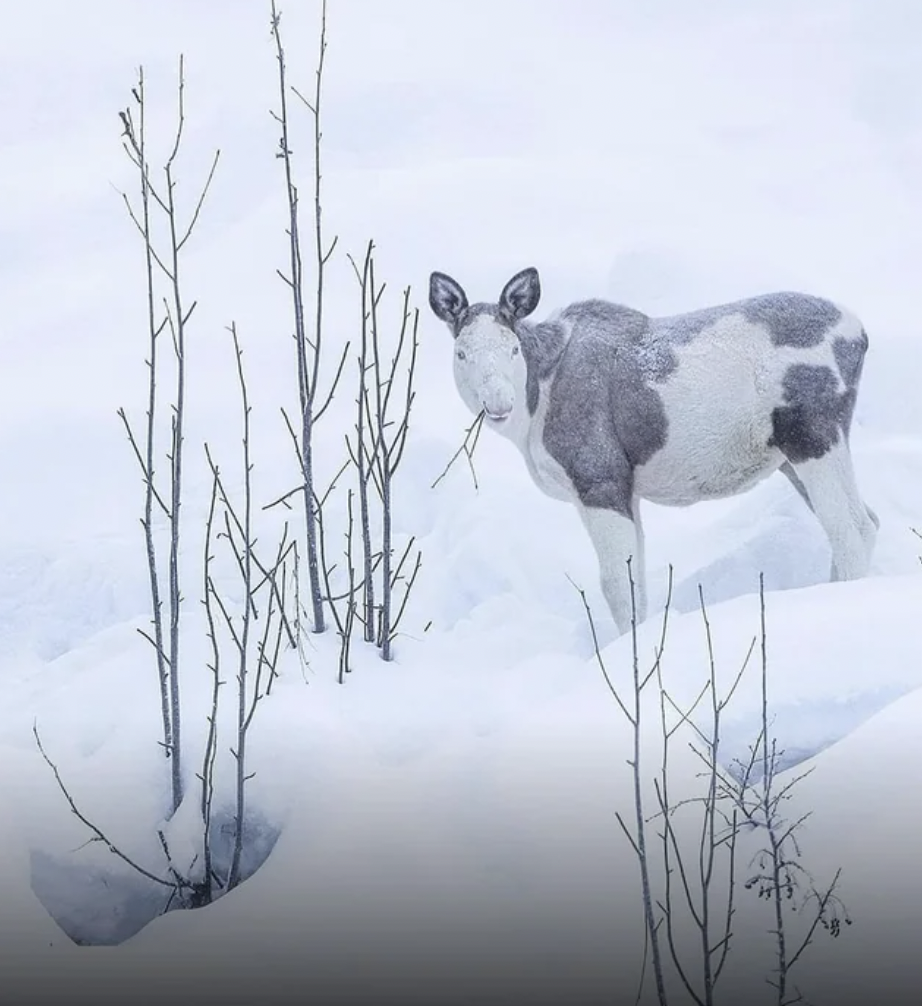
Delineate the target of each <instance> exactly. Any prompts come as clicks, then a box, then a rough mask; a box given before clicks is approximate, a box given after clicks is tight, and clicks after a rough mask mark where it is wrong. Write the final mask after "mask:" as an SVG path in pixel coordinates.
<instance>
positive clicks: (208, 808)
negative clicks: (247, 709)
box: [199, 467, 224, 905]
mask: <svg viewBox="0 0 922 1006" xmlns="http://www.w3.org/2000/svg"><path fill="white" fill-rule="evenodd" d="M219 474H220V473H219V472H218V470H217V467H215V468H214V469H213V471H212V478H211V497H210V500H209V504H208V517H207V518H206V521H205V554H204V559H203V562H202V572H203V577H204V583H203V585H202V588H203V589H202V604H203V605H204V609H205V622H206V625H207V629H206V631H207V633H208V641H209V644H210V647H211V663H210V664H209V665H208V670H209V671H210V672H211V681H212V686H211V708H210V711H209V713H208V733H207V734H206V737H205V751H204V755H203V757H202V771H201V773H200V775H199V781H200V783H201V787H202V847H203V860H204V862H203V869H202V883H201V889H200V892H199V896H200V903H201V904H205V905H207V904H210V903H211V901H212V900H213V899H214V885H215V884H216V883H217V884H220V878H219V877H218V875H217V874H216V873H215V870H214V866H213V863H212V852H211V841H210V835H211V820H212V808H213V807H214V791H215V783H214V770H215V760H216V759H217V754H218V705H219V701H220V695H221V686H222V685H223V684H224V681H223V680H222V678H221V647H220V645H219V643H218V635H217V628H216V625H215V612H214V604H213V603H212V596H213V594H214V593H215V585H214V579H213V577H212V562H213V558H214V557H213V555H212V548H213V545H214V533H215V532H214V523H215V513H216V511H217V507H218V478H219Z"/></svg>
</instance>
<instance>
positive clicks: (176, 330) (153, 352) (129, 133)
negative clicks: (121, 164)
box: [119, 57, 220, 812]
mask: <svg viewBox="0 0 922 1006" xmlns="http://www.w3.org/2000/svg"><path fill="white" fill-rule="evenodd" d="M184 91H185V78H184V73H183V60H182V57H180V61H179V82H178V95H179V102H178V113H177V125H176V131H175V135H174V138H173V143H172V147H171V149H170V151H169V154H168V156H167V157H166V160H165V163H164V166H163V180H162V184H160V183H156V182H155V181H154V180H153V178H152V175H151V168H150V163H149V158H148V151H147V137H146V130H145V103H146V99H145V93H144V71H143V68H142V69H141V70H140V71H139V73H138V83H137V85H136V86H135V87H134V88H133V89H132V96H133V98H134V105H132V106H130V107H129V108H128V109H126V110H125V111H123V112H120V113H119V114H120V118H121V121H122V127H123V138H124V147H125V150H126V152H127V154H128V156H129V158H130V159H131V161H132V163H133V164H134V165H135V166H136V168H137V169H138V178H139V189H140V210H138V209H137V208H136V207H135V205H134V204H133V203H132V201H131V199H130V198H129V196H128V195H127V193H124V192H123V193H122V197H123V199H124V201H125V205H126V207H127V209H128V213H129V215H130V217H131V220H132V221H133V223H134V224H135V226H136V227H137V229H138V231H139V233H140V235H141V238H142V240H143V242H144V255H145V271H146V282H147V335H148V354H149V355H148V359H147V361H146V362H147V367H148V406H147V416H146V431H145V435H144V438H143V446H142V442H141V441H140V440H139V439H138V437H137V436H136V435H135V432H134V429H133V427H132V425H131V422H130V421H129V419H128V416H127V414H126V412H125V410H124V409H120V410H119V416H120V417H121V420H122V422H123V423H124V425H125V429H126V432H127V434H128V439H129V442H130V444H131V447H132V450H133V451H134V454H135V457H136V458H137V461H138V463H139V465H140V467H141V472H142V476H143V480H144V486H145V495H144V515H143V517H142V519H141V523H142V526H143V528H144V539H145V547H146V552H147V565H148V574H149V581H150V594H151V612H152V624H153V634H152V635H151V634H149V633H146V632H143V631H142V634H143V635H144V636H145V638H147V639H148V640H149V641H150V642H151V644H152V645H153V648H154V652H155V654H156V660H157V673H158V677H159V681H160V697H161V707H162V708H161V715H162V720H163V742H162V743H163V749H164V752H165V754H166V756H167V758H169V759H170V761H171V790H172V808H173V811H174V812H175V811H176V810H177V808H178V807H179V805H180V803H181V802H182V797H183V776H182V729H181V713H182V710H181V705H180V693H179V682H180V660H179V657H180V653H179V650H180V631H179V625H180V611H181V606H182V600H183V595H182V590H181V585H180V569H179V559H180V532H181V526H182V524H181V513H180V511H181V506H182V499H183V453H184V440H183V423H184V417H185V401H186V335H187V328H188V324H189V320H190V318H191V317H192V313H193V311H194V310H195V306H196V302H195V301H192V302H191V303H188V302H187V300H186V297H185V292H184V284H183V279H182V253H183V251H184V249H185V247H186V245H187V243H188V241H189V239H190V238H191V236H192V234H193V231H194V230H195V226H196V223H197V222H198V219H199V215H200V213H201V210H202V207H203V205H204V202H205V198H206V196H207V195H208V191H209V189H210V187H211V182H212V180H213V178H214V173H215V170H216V168H217V165H218V159H219V157H220V151H216V152H215V154H214V158H213V159H212V162H211V167H210V170H209V172H208V174H207V177H206V179H205V182H204V184H203V185H202V187H201V189H200V191H199V194H198V197H197V199H196V200H195V202H194V205H193V209H192V211H191V213H190V214H189V215H188V218H187V219H186V221H185V222H183V223H181V222H180V214H179V211H178V207H177V181H176V165H177V158H178V157H179V154H180V150H181V148H182V142H183V133H184V127H185V99H184ZM155 216H159V218H160V219H161V221H162V223H163V225H164V230H165V234H166V237H165V238H164V239H163V240H161V239H159V238H158V237H157V235H156V233H155V231H157V226H156V224H155V220H154V218H155ZM161 289H165V291H166V292H165V294H161ZM187 304H188V306H187ZM166 331H168V332H169V334H170V340H171V344H172V351H173V362H174V380H175V384H174V390H173V397H172V401H171V402H170V407H169V414H170V437H169V443H170V446H169V451H168V454H167V458H168V460H169V463H170V469H169V483H168V487H167V488H166V489H165V490H164V491H161V490H160V489H159V488H158V483H157V480H156V467H157V465H156V459H157V440H158V433H159V431H160V425H161V424H160V422H159V419H158V411H157V400H158V391H159V388H158V378H159V377H160V376H161V373H162V370H163V365H164V361H163V359H162V356H161V355H160V353H159V352H158V350H159V341H160V338H161V336H162V335H163V334H164V332H166ZM155 511H159V512H161V513H162V514H163V515H164V516H165V517H166V519H167V521H168V524H169V536H170V537H169V554H168V560H167V586H166V598H167V612H166V624H165V621H164V618H165V616H164V611H163V595H164V590H163V586H162V581H161V569H160V562H159V560H158V550H157V542H156V535H155V528H154V513H155Z"/></svg>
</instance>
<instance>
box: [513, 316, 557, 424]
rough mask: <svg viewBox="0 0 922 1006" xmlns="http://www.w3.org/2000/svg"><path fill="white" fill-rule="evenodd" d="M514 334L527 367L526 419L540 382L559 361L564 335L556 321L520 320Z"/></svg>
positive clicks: (532, 409)
mask: <svg viewBox="0 0 922 1006" xmlns="http://www.w3.org/2000/svg"><path fill="white" fill-rule="evenodd" d="M515 334H516V335H517V336H518V337H519V342H520V343H521V345H522V355H523V356H524V357H525V364H526V366H527V367H528V380H527V384H526V388H525V405H526V408H527V412H528V416H529V417H531V416H534V414H535V412H536V411H537V409H538V395H539V390H540V382H541V381H545V380H547V379H548V378H549V377H550V376H551V374H553V373H554V368H555V367H556V366H557V364H558V363H559V362H560V357H561V356H562V355H563V351H564V348H565V347H566V344H567V332H566V329H565V327H564V325H563V324H562V323H561V322H560V321H557V320H549V321H542V322H539V323H538V324H530V323H529V322H527V321H520V322H519V323H518V324H517V325H516V327H515Z"/></svg>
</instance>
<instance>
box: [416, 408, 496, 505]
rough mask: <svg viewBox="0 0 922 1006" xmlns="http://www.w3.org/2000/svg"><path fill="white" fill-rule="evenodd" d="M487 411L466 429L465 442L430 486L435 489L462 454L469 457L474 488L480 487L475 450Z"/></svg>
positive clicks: (468, 461)
mask: <svg viewBox="0 0 922 1006" xmlns="http://www.w3.org/2000/svg"><path fill="white" fill-rule="evenodd" d="M486 415H487V414H486V412H483V411H482V412H481V413H480V415H478V416H477V418H476V419H475V420H474V422H473V423H471V425H470V426H468V428H467V429H466V430H465V431H464V442H463V443H462V444H461V446H460V447H459V448H458V449H457V450H456V451H455V453H454V454H453V455H452V456H451V460H450V461H449V462H448V464H447V465H446V466H445V470H444V471H443V472H442V474H441V475H440V476H439V477H438V478H437V479H436V480H435V482H433V483H432V485H431V486H430V487H429V488H430V489H435V487H436V486H437V485H438V484H439V483H440V482H441V481H442V479H444V478H445V476H446V475H447V474H448V473H449V471H451V467H452V465H453V464H454V463H455V462H456V461H457V460H458V458H459V457H461V455H462V454H464V456H465V457H466V458H467V463H468V467H469V468H470V470H471V478H473V480H474V488H475V489H479V488H480V485H479V484H478V482H477V471H476V470H475V468H474V451H475V450H476V448H477V441H478V440H479V439H480V431H481V429H483V421H484V419H485V418H486Z"/></svg>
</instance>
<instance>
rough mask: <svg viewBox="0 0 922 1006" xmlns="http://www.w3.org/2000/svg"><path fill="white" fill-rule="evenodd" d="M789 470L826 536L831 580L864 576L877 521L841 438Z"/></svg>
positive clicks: (872, 545)
mask: <svg viewBox="0 0 922 1006" xmlns="http://www.w3.org/2000/svg"><path fill="white" fill-rule="evenodd" d="M786 467H787V466H783V470H784V469H785V468H786ZM791 469H792V473H791V474H789V473H788V471H787V470H785V474H786V475H787V476H788V478H789V479H791V482H792V483H793V484H794V485H795V487H797V488H798V491H801V487H802V490H803V491H802V492H801V495H804V497H805V499H806V500H807V502H808V505H809V506H810V508H811V509H812V510H813V512H814V513H815V514H816V517H817V519H818V520H819V522H820V524H821V525H822V527H823V530H824V531H825V532H826V537H827V538H828V539H829V544H830V546H831V548H832V579H833V580H856V579H859V578H860V577H862V576H865V575H867V572H868V569H869V568H870V564H871V555H872V553H873V551H874V543H875V541H876V538H877V524H878V522H877V521H876V519H875V515H874V514H873V511H871V510H870V508H869V507H868V506H867V505H866V504H865V503H864V501H863V500H862V499H861V496H860V494H859V492H858V484H857V482H856V480H855V472H854V468H853V466H852V459H851V455H850V453H849V450H848V446H847V444H846V443H844V442H843V441H840V442H839V443H838V444H835V445H834V446H833V447H831V448H830V450H829V451H828V452H827V453H826V454H824V455H823V456H822V457H821V458H810V459H808V460H805V461H799V462H797V463H796V464H793V463H792V464H791ZM792 474H793V476H794V477H792ZM795 478H796V481H795ZM798 482H799V483H800V486H798Z"/></svg>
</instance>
